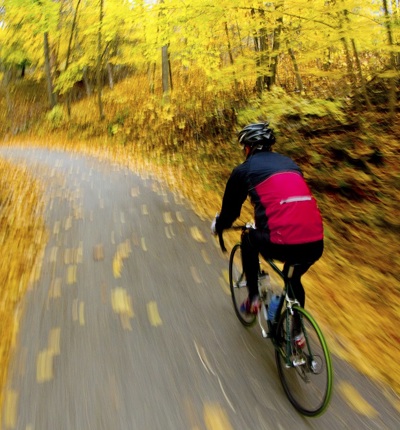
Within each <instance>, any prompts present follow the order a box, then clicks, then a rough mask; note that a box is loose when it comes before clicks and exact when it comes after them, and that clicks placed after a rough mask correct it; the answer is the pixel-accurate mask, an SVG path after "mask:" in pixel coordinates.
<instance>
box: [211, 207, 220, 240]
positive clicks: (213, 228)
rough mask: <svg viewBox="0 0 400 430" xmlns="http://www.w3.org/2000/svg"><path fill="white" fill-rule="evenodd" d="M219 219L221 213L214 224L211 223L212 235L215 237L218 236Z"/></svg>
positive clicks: (214, 220) (216, 216)
mask: <svg viewBox="0 0 400 430" xmlns="http://www.w3.org/2000/svg"><path fill="white" fill-rule="evenodd" d="M218 217H219V213H218V212H217V214H216V215H215V218H214V219H213V220H212V223H211V233H212V234H213V235H214V236H216V235H217V234H218V231H217V220H218Z"/></svg>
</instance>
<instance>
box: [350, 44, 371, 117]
mask: <svg viewBox="0 0 400 430" xmlns="http://www.w3.org/2000/svg"><path fill="white" fill-rule="evenodd" d="M351 45H352V47H353V54H354V58H355V59H356V66H357V71H358V75H359V76H360V82H361V92H362V95H363V97H364V100H365V103H366V104H367V108H368V110H372V109H373V107H372V104H371V101H370V99H369V97H368V91H367V85H366V83H365V79H364V75H363V72H362V67H361V61H360V57H359V56H358V51H357V47H356V42H355V40H354V39H351Z"/></svg>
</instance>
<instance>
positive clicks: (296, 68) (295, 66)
mask: <svg viewBox="0 0 400 430" xmlns="http://www.w3.org/2000/svg"><path fill="white" fill-rule="evenodd" d="M288 52H289V56H290V58H291V60H292V63H293V69H294V76H295V77H296V82H297V91H298V92H299V93H300V94H302V93H303V89H304V87H303V81H302V79H301V75H300V70H299V65H298V64H297V60H296V57H295V55H294V52H293V49H292V48H289V49H288Z"/></svg>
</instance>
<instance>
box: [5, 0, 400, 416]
mask: <svg viewBox="0 0 400 430" xmlns="http://www.w3.org/2000/svg"><path fill="white" fill-rule="evenodd" d="M311 5H312V6H311ZM399 13H400V11H399V5H398V2H397V1H395V0H379V1H378V0H376V1H373V0H371V1H365V0H313V2H310V1H309V0H278V1H273V2H269V3H263V2H262V1H258V0H253V1H249V0H240V1H239V0H220V1H219V2H215V1H213V2H212V1H208V0H191V1H190V2H186V1H184V0H179V1H178V0H163V1H158V2H157V1H153V2H151V1H141V0H138V1H134V0H130V1H127V0H125V1H124V0H97V1H92V2H86V1H81V0H59V1H55V0H41V1H36V0H2V1H0V78H1V86H0V137H1V139H2V141H3V142H4V144H22V145H23V144H26V145H42V146H47V147H51V148H63V149H66V150H70V151H83V152H87V153H91V154H94V155H96V156H99V157H104V158H107V159H111V160H113V161H117V162H119V163H122V164H124V165H128V166H130V167H131V168H132V169H134V170H139V171H140V170H147V171H152V172H153V173H154V174H156V175H157V176H158V177H160V178H162V179H163V180H165V181H166V182H167V183H168V184H169V186H170V187H172V188H173V189H176V190H179V191H180V192H182V193H184V194H185V195H186V197H187V198H188V199H190V200H191V201H192V203H193V205H194V208H195V210H196V211H197V212H198V214H199V215H200V216H202V217H204V218H205V219H211V218H212V217H213V216H214V215H215V212H216V211H217V210H219V208H220V203H221V195H222V193H223V190H224V186H225V182H226V180H227V178H228V176H229V174H230V172H231V170H232V168H233V167H234V166H235V165H236V164H238V163H240V162H241V161H242V156H243V155H242V153H241V150H240V148H239V147H238V145H237V141H236V136H235V134H236V132H237V131H238V130H240V128H241V127H243V126H244V125H246V124H248V123H250V122H257V121H264V120H268V121H270V123H271V125H272V127H273V128H274V129H275V130H276V132H277V144H276V150H277V151H280V152H283V153H285V154H287V155H289V156H291V157H293V158H294V159H295V160H296V161H297V162H298V163H299V164H300V165H301V167H302V169H303V172H304V175H305V177H306V179H307V181H308V183H309V184H310V186H311V188H312V189H313V192H314V193H315V195H316V197H317V200H318V202H319V205H320V208H321V210H322V213H323V216H324V220H325V235H326V250H325V254H324V257H323V259H322V260H321V261H320V262H318V264H317V265H316V266H315V267H314V268H312V269H311V270H310V272H309V274H307V276H306V277H305V278H307V279H305V284H306V289H307V300H308V302H307V306H308V307H309V308H310V309H311V310H312V312H313V313H315V314H316V316H317V319H318V320H319V321H320V323H321V324H322V326H323V327H324V332H325V333H326V334H327V335H328V339H329V344H330V346H331V349H332V350H333V352H334V353H335V354H337V355H339V356H340V357H342V358H344V359H346V360H348V361H349V362H351V363H352V364H353V365H354V366H355V367H357V368H358V369H360V370H361V371H362V372H364V373H365V374H367V375H368V376H370V377H372V378H374V379H375V380H377V381H379V382H381V383H384V384H385V386H386V387H390V388H389V389H388V390H389V391H390V390H393V392H394V393H397V395H398V394H399V393H400V365H399V360H398V348H399V342H400V335H399V331H398V327H399V321H400V310H399V306H398V300H399V292H400V288H399V270H398V267H399V260H400V258H399V252H398V251H399V231H400V220H399V213H400V211H399V209H400V208H399V198H398V193H399V188H400V175H399V150H400V145H399V138H400V121H399V113H398V111H399V105H398V98H399V97H398V96H399V76H400V75H399V68H400V27H399V24H400V16H399ZM42 187H43V184H40V183H38V182H37V181H35V180H34V179H33V178H32V177H30V175H29V172H28V171H27V170H26V169H23V168H21V167H20V168H16V167H14V166H12V165H11V164H10V163H7V162H5V161H4V160H3V161H1V163H0V250H1V254H2V255H3V256H4V255H7V256H8V257H9V258H8V261H7V260H3V261H2V263H1V265H0V285H1V286H2V287H1V291H0V331H1V333H2V336H1V343H0V353H1V355H0V358H1V360H2V361H1V366H0V369H1V374H0V382H1V383H2V384H4V381H5V377H6V368H7V366H6V364H7V360H9V356H10V350H11V349H12V345H13V342H15V338H16V335H17V331H18V318H19V316H18V315H19V313H18V309H19V306H18V305H19V303H20V300H21V298H22V296H23V294H24V292H25V290H26V288H27V286H28V285H29V282H31V281H32V277H37V276H38V273H39V271H40V255H41V252H40V251H41V250H43V247H44V245H45V242H46V231H45V227H44V224H43V219H42V217H41V216H40V213H42V212H41V211H43V207H44V205H43V201H42V198H41V193H42ZM250 216H251V208H250V207H249V205H247V206H246V208H245V209H244V211H243V213H242V217H241V218H242V219H243V220H244V221H247V220H249V218H250ZM236 239H237V237H232V239H231V240H232V241H233V240H236ZM38 256H39V257H38ZM383 391H384V392H387V391H386V390H383ZM397 402H398V400H397ZM397 407H398V408H399V410H400V406H399V404H398V403H397Z"/></svg>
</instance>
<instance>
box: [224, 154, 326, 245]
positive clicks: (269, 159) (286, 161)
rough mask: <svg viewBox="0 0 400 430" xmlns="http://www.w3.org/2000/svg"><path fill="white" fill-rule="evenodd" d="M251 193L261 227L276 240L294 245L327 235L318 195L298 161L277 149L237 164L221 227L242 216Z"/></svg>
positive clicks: (228, 190)
mask: <svg viewBox="0 0 400 430" xmlns="http://www.w3.org/2000/svg"><path fill="white" fill-rule="evenodd" d="M247 195H249V196H250V199H251V202H252V204H253V206H254V218H255V223H256V227H257V229H259V230H261V231H263V232H265V234H266V235H268V236H269V240H270V241H271V242H272V243H276V244H282V245H294V244H303V243H310V242H316V241H319V240H322V239H323V223H322V217H321V214H320V211H319V209H318V206H317V203H316V201H315V198H314V197H313V196H312V194H311V191H310V189H309V187H308V185H307V184H306V182H305V180H304V178H303V175H302V173H301V171H300V169H299V167H298V166H297V164H296V163H295V162H294V161H293V160H291V159H290V158H288V157H286V156H284V155H281V154H278V153H275V152H259V153H256V154H254V155H252V156H251V157H249V158H248V159H247V160H246V161H245V162H244V163H243V164H241V165H240V166H238V167H236V168H235V169H234V170H233V172H232V174H231V176H230V178H229V180H228V182H227V185H226V189H225V193H224V197H223V201H222V209H221V213H220V216H219V220H218V227H219V228H228V227H230V226H231V225H232V223H233V221H234V220H235V219H236V218H238V217H239V215H240V211H241V207H242V204H243V203H244V201H245V199H246V197H247Z"/></svg>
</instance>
